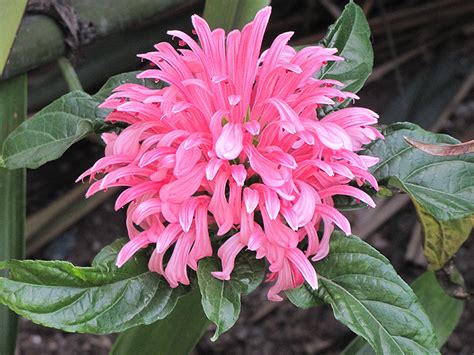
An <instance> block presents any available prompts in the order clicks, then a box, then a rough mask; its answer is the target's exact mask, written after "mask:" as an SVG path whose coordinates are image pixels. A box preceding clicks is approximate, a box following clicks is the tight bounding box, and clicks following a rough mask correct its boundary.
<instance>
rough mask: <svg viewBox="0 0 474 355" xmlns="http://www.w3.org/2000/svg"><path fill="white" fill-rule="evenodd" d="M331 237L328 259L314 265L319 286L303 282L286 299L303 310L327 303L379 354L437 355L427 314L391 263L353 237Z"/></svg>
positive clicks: (336, 235) (335, 234)
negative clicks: (317, 287)
mask: <svg viewBox="0 0 474 355" xmlns="http://www.w3.org/2000/svg"><path fill="white" fill-rule="evenodd" d="M331 239H332V240H331V251H330V253H329V255H328V257H327V258H326V259H324V260H323V261H321V262H318V263H317V264H316V271H317V273H318V279H319V289H318V290H312V289H311V288H310V287H309V286H308V285H306V284H304V285H303V286H301V287H300V288H298V289H295V290H292V291H289V292H288V297H289V299H290V301H292V302H293V303H294V304H295V305H297V306H299V307H302V308H308V307H313V306H315V305H318V304H319V303H320V302H321V301H323V302H324V303H327V304H330V305H331V307H332V309H333V312H334V315H335V317H336V319H338V320H339V321H341V322H342V323H344V324H345V325H347V326H348V327H349V328H350V329H351V330H352V331H353V332H355V333H356V334H358V335H360V336H362V337H363V338H365V339H366V340H367V341H368V342H369V344H370V345H371V346H372V348H374V350H375V352H376V353H377V354H430V355H432V354H438V353H439V352H438V350H437V348H436V337H435V334H434V331H433V328H432V326H431V324H430V322H429V320H428V317H427V316H426V314H425V313H424V311H423V309H422V307H421V306H420V304H419V302H418V301H417V299H416V296H415V294H414V293H413V291H412V290H411V288H410V287H409V286H408V285H407V284H406V283H405V282H404V281H403V280H402V279H401V278H400V277H399V276H398V275H397V273H396V271H395V270H394V269H393V267H392V265H390V263H389V261H388V260H387V259H386V258H385V257H384V256H383V255H381V254H380V253H379V252H378V251H377V250H375V249H374V248H372V247H371V246H370V245H368V244H367V243H365V242H363V241H362V240H360V239H359V238H357V237H354V236H352V237H346V236H344V235H342V233H334V234H333V235H332V237H331Z"/></svg>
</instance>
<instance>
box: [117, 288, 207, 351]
mask: <svg viewBox="0 0 474 355" xmlns="http://www.w3.org/2000/svg"><path fill="white" fill-rule="evenodd" d="M209 323H210V322H209V320H208V319H207V317H206V315H205V314H204V312H203V310H202V306H201V293H200V292H199V288H198V287H196V288H195V289H194V290H192V291H191V292H190V293H188V294H187V295H186V296H183V297H181V298H180V299H179V301H178V303H177V304H176V307H175V308H174V310H173V312H171V314H170V315H168V317H166V318H165V319H163V320H159V321H157V322H156V323H153V324H150V325H145V326H138V327H135V328H132V329H129V330H127V331H125V332H123V333H121V334H120V336H119V337H118V338H117V340H116V341H115V344H114V347H113V348H112V351H111V352H110V355H128V354H134V353H140V354H155V355H167V354H173V355H186V354H189V353H190V352H191V351H192V349H193V348H194V347H195V346H196V344H197V342H198V341H199V339H201V337H202V335H203V334H204V332H205V331H206V330H207V328H208V327H209Z"/></svg>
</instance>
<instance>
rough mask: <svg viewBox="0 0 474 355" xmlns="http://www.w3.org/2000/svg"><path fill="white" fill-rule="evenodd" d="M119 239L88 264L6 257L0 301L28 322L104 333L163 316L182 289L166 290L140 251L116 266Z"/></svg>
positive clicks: (70, 329) (0, 285) (0, 287)
mask: <svg viewBox="0 0 474 355" xmlns="http://www.w3.org/2000/svg"><path fill="white" fill-rule="evenodd" d="M122 246H123V241H119V242H115V243H114V244H112V245H111V246H109V247H106V248H105V249H104V250H103V251H102V252H101V253H100V254H99V256H98V257H97V258H96V260H95V261H94V266H92V267H76V266H74V265H72V264H70V263H68V262H64V261H39V260H38V261H33V260H24V261H16V260H12V261H7V262H3V263H1V264H0V268H8V269H9V270H10V279H7V278H0V303H2V304H4V305H6V306H8V307H9V308H10V309H11V310H13V311H14V312H16V313H18V314H20V315H21V316H23V317H25V318H27V319H30V320H31V321H33V322H35V323H38V324H42V325H45V326H47V327H52V328H58V329H61V330H64V331H68V332H80V333H94V334H105V333H115V332H120V331H123V330H126V329H129V328H131V327H134V326H137V325H142V324H151V323H154V322H155V321H157V320H159V319H163V318H165V317H166V316H167V315H168V314H169V313H170V312H171V311H172V310H173V308H174V306H175V304H176V302H177V300H178V298H179V297H181V296H182V295H183V294H184V293H185V290H184V289H183V288H182V287H178V288H175V289H171V288H170V287H169V285H168V283H167V282H166V281H165V280H164V279H163V278H162V277H160V276H159V275H157V274H156V273H153V272H150V271H148V267H147V257H146V256H145V255H144V252H142V253H139V255H138V256H136V257H134V258H133V259H132V260H130V261H129V262H128V263H127V264H125V265H124V266H123V267H122V268H120V269H119V268H117V267H116V266H115V259H116V255H117V254H118V251H119V250H120V248H121V247H122Z"/></svg>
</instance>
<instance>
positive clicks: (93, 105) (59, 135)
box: [2, 72, 144, 169]
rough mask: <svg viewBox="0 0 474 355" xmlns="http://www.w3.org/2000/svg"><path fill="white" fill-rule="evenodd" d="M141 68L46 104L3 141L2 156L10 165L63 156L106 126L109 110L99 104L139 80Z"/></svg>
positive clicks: (36, 163) (38, 162)
mask: <svg viewBox="0 0 474 355" xmlns="http://www.w3.org/2000/svg"><path fill="white" fill-rule="evenodd" d="M136 74H137V72H131V73H124V74H119V75H116V76H113V77H112V78H110V79H109V80H108V81H107V82H106V83H105V85H104V86H103V87H102V89H100V90H99V92H98V93H97V94H95V95H93V96H91V95H88V94H86V93H84V92H82V91H72V92H70V93H68V94H66V95H64V96H62V97H60V98H59V99H57V100H55V101H54V102H52V103H51V104H50V105H48V106H46V107H45V108H44V109H42V110H41V111H40V112H38V113H37V114H36V115H34V116H33V117H32V118H30V119H28V120H26V121H25V122H24V123H22V124H21V125H20V126H18V128H16V129H15V130H14V131H13V132H12V133H11V134H10V135H9V136H8V137H7V138H6V139H5V141H4V142H3V148H2V159H3V160H4V164H5V166H6V167H7V168H8V169H17V168H25V167H26V168H31V169H35V168H37V167H39V166H41V165H43V164H44V163H47V162H48V161H51V160H55V159H57V158H59V157H60V156H61V155H63V154H64V152H65V151H66V150H67V149H68V148H69V147H70V146H71V145H72V144H74V143H76V142H78V141H80V140H81V139H83V138H84V137H86V136H87V135H88V134H90V133H93V132H97V131H99V130H102V129H103V128H104V121H103V119H104V118H105V116H106V115H107V113H108V112H109V111H108V110H105V109H100V108H98V105H99V104H100V103H102V102H103V100H104V99H105V98H106V97H107V96H109V95H110V93H111V92H112V89H114V88H115V87H117V86H118V85H120V84H123V83H139V84H144V81H143V80H141V79H137V78H136Z"/></svg>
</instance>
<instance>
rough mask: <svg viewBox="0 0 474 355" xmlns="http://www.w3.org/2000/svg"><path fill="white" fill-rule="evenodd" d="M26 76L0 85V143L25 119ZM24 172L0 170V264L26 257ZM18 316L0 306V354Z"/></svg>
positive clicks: (9, 350) (10, 343)
mask: <svg viewBox="0 0 474 355" xmlns="http://www.w3.org/2000/svg"><path fill="white" fill-rule="evenodd" d="M26 82H27V78H26V75H22V76H20V77H16V78H13V79H10V80H7V81H4V82H0V142H3V140H4V139H5V138H6V137H7V135H8V134H9V133H10V132H11V131H12V130H13V129H14V128H16V126H18V125H19V124H20V123H21V122H23V120H24V119H25V117H26V101H27V93H26V86H27V85H26ZM25 205H26V173H25V169H17V170H7V169H5V168H0V260H8V259H21V258H23V257H24V253H25V241H24V232H25V217H26V213H25ZM17 329H18V318H17V316H16V315H15V314H14V313H13V312H11V311H9V310H8V308H6V307H4V306H0V354H2V355H10V354H14V353H15V343H16V333H17Z"/></svg>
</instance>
